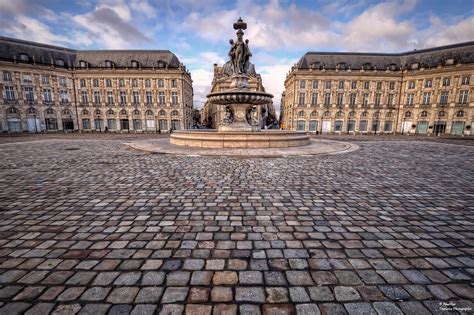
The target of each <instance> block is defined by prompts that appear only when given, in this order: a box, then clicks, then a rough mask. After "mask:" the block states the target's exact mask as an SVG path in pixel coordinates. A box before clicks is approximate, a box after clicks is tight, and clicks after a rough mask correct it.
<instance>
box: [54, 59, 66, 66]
mask: <svg viewBox="0 0 474 315" xmlns="http://www.w3.org/2000/svg"><path fill="white" fill-rule="evenodd" d="M55 64H56V66H58V67H64V60H62V59H56V61H55Z"/></svg>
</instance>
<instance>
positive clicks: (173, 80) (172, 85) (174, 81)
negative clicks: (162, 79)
mask: <svg viewBox="0 0 474 315" xmlns="http://www.w3.org/2000/svg"><path fill="white" fill-rule="evenodd" d="M176 86H177V85H176V79H172V80H171V87H173V88H175V87H176Z"/></svg>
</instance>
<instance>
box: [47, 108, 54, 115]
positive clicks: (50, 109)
mask: <svg viewBox="0 0 474 315" xmlns="http://www.w3.org/2000/svg"><path fill="white" fill-rule="evenodd" d="M53 114H54V109H52V108H48V109H46V115H53Z"/></svg>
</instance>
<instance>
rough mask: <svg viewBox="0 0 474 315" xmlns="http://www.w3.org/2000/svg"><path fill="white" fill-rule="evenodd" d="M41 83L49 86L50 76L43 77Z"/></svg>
mask: <svg viewBox="0 0 474 315" xmlns="http://www.w3.org/2000/svg"><path fill="white" fill-rule="evenodd" d="M41 83H43V84H49V76H47V75H43V76H41Z"/></svg>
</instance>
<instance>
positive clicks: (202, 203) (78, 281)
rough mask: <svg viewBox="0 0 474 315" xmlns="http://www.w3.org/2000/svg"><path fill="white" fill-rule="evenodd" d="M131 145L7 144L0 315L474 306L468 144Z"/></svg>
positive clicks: (1, 153)
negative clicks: (297, 152)
mask: <svg viewBox="0 0 474 315" xmlns="http://www.w3.org/2000/svg"><path fill="white" fill-rule="evenodd" d="M121 142H123V141H121V140H108V141H105V140H75V141H74V140H67V139H62V140H61V139H59V140H58V139H56V140H54V139H48V140H44V141H33V142H22V143H10V144H2V145H0V160H1V161H2V162H1V164H0V211H1V212H0V214H1V220H0V314H17V313H24V312H26V314H48V313H53V314H68V315H70V314H75V313H79V314H94V315H96V314H106V313H108V314H129V313H131V314H153V313H155V314H181V313H185V314H237V313H240V314H260V313H262V314H346V313H349V314H402V313H405V314H417V315H422V314H430V313H435V314H441V313H443V314H448V313H449V314H453V313H465V314H467V313H469V312H471V313H472V309H474V305H473V303H472V298H473V296H474V291H473V287H472V285H471V284H472V281H473V274H474V259H473V255H474V246H473V245H474V241H473V239H474V238H473V236H474V232H473V229H474V212H473V210H474V190H473V177H472V175H473V174H474V163H473V156H474V149H473V148H472V147H470V146H464V145H451V144H442V143H432V142H418V141H378V142H377V141H372V142H370V141H366V142H364V141H361V142H358V145H360V150H359V151H356V152H352V153H348V154H342V155H335V156H317V157H292V158H276V159H262V158H257V159H245V158H212V157H185V156H170V155H159V154H146V153H143V152H137V151H127V150H124V149H123V148H121V147H120V146H119V144H120V143H121ZM454 309H457V311H452V312H450V311H449V310H454ZM445 310H447V311H445ZM469 310H470V311H469Z"/></svg>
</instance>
